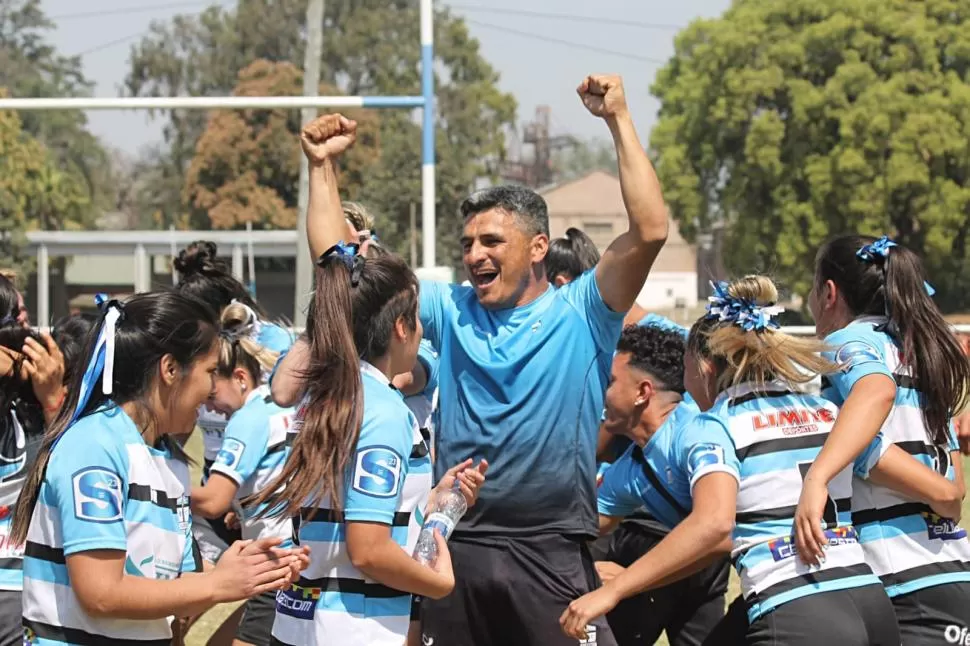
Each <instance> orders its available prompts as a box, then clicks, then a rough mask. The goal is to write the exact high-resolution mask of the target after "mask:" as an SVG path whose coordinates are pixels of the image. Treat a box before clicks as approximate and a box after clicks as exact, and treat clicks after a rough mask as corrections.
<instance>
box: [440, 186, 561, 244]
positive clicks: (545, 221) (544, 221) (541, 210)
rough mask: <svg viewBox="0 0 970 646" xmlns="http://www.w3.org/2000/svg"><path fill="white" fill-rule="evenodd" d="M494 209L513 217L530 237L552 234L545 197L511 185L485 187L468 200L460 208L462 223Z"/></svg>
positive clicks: (523, 187)
mask: <svg viewBox="0 0 970 646" xmlns="http://www.w3.org/2000/svg"><path fill="white" fill-rule="evenodd" d="M491 209H502V210H503V211H507V212H509V213H510V214H512V215H514V216H515V218H516V219H517V220H518V221H519V224H520V225H521V226H522V228H523V229H524V230H525V231H526V232H527V233H528V234H529V235H532V236H536V235H539V234H540V233H544V234H546V235H549V209H548V208H547V207H546V201H545V200H544V199H542V196H541V195H539V194H538V193H536V192H535V191H533V190H532V189H529V188H526V187H525V186H515V185H512V184H510V185H507V186H493V187H491V188H484V189H482V190H480V191H475V192H474V193H472V194H471V195H469V196H468V197H466V198H465V199H464V200H463V201H462V203H461V206H459V207H458V210H459V212H460V213H461V217H462V219H463V220H465V219H468V218H470V217H471V216H473V215H478V214H479V213H483V212H484V211H488V210H491Z"/></svg>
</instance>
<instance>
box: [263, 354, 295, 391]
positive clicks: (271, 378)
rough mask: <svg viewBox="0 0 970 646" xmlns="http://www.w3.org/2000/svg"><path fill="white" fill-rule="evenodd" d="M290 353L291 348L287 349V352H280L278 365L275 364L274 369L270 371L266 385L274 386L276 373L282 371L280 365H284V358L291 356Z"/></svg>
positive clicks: (277, 360)
mask: <svg viewBox="0 0 970 646" xmlns="http://www.w3.org/2000/svg"><path fill="white" fill-rule="evenodd" d="M289 352H290V349H289V348H286V349H285V350H282V351H281V352H280V356H279V357H278V358H277V359H276V363H275V364H273V369H272V370H270V371H269V377H267V379H266V383H268V384H269V385H271V386H272V385H273V377H275V376H276V371H277V370H279V369H280V364H281V363H283V359H284V357H286V355H287V354H289Z"/></svg>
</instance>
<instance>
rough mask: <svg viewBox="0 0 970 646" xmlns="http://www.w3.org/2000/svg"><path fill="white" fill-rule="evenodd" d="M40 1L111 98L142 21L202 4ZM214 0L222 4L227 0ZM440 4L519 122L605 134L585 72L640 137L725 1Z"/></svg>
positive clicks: (62, 40) (121, 142)
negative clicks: (682, 44) (680, 55)
mask: <svg viewBox="0 0 970 646" xmlns="http://www.w3.org/2000/svg"><path fill="white" fill-rule="evenodd" d="M436 3H442V0H436ZM41 4H42V6H43V8H44V10H45V12H46V13H47V15H48V16H50V17H51V18H52V19H53V21H54V22H55V23H57V30H56V31H55V32H54V33H53V34H51V40H52V43H53V44H54V46H55V47H57V49H58V50H59V51H60V52H61V53H63V54H65V55H75V54H82V60H83V63H84V72H85V74H86V75H87V77H88V78H89V79H90V80H92V81H93V82H95V83H96V84H97V85H96V90H95V95H97V96H118V95H119V93H120V88H121V86H122V83H123V81H124V78H125V75H126V73H127V70H128V56H129V54H130V50H131V47H132V46H133V45H134V44H135V43H137V42H138V40H139V36H141V35H142V34H144V33H146V32H147V30H148V28H149V26H150V25H151V23H152V21H168V20H170V19H171V18H172V17H173V16H175V15H176V14H178V13H195V12H198V11H201V10H202V9H204V8H205V6H206V4H208V3H207V2H205V0H202V1H196V2H193V1H192V0H86V1H85V2H83V3H80V2H78V1H77V0H42V3H41ZM220 4H223V5H224V6H232V5H233V4H234V0H223V2H221V3H220ZM443 4H445V5H448V6H449V7H451V8H452V9H453V10H454V11H455V12H456V13H457V14H459V15H461V16H463V17H465V18H466V20H467V21H468V23H469V28H470V30H471V33H472V35H473V36H474V37H475V38H477V39H478V40H479V42H480V44H481V52H482V55H483V56H484V57H485V59H486V60H488V61H489V62H490V63H491V65H492V66H493V67H494V68H495V69H496V70H498V72H499V73H500V76H501V78H500V82H499V85H500V87H501V89H502V90H504V91H506V92H509V93H511V94H513V95H514V96H515V97H516V100H517V102H518V106H519V109H518V115H517V116H518V120H519V122H520V123H522V122H525V121H528V120H530V119H532V118H533V116H534V115H535V109H536V106H539V105H548V106H550V107H551V113H552V132H553V134H570V135H574V136H577V137H580V138H584V139H586V138H590V137H605V136H606V135H607V134H608V133H607V131H606V127H605V125H604V124H603V123H602V122H601V121H600V120H598V119H596V118H594V117H592V116H591V115H590V114H589V113H587V112H586V111H585V109H584V108H583V106H582V104H581V103H580V102H579V99H578V97H577V96H576V92H575V88H576V86H577V85H578V84H579V82H580V81H581V80H582V78H583V77H584V76H585V75H586V74H589V73H617V74H620V75H621V76H622V77H623V79H624V85H625V88H626V93H627V101H628V103H629V105H630V109H631V111H632V114H633V117H634V120H635V122H636V125H637V128H638V130H639V131H640V135H641V137H642V138H643V139H644V143H646V138H647V136H648V134H649V131H650V128H651V127H652V125H653V122H654V119H655V117H656V112H657V109H658V107H659V106H658V103H657V101H655V100H654V99H653V98H652V97H651V96H650V91H649V88H650V84H651V83H652V82H653V78H654V75H655V73H656V71H657V70H658V69H659V67H660V66H661V65H662V64H663V63H664V61H666V60H667V59H668V58H669V57H670V55H671V54H672V53H673V39H674V36H675V35H676V33H677V28H678V27H682V26H685V25H687V24H688V23H689V22H690V21H691V20H692V19H694V18H698V17H715V16H718V15H720V14H721V13H722V12H723V11H724V10H725V9H726V8H727V7H728V5H729V4H730V0H680V1H679V2H667V1H665V0H595V1H593V2H590V1H589V0H519V1H518V2H514V1H513V0H454V1H452V0H448V1H445V2H443ZM136 9H137V11H135V10H136ZM102 12H103V13H102ZM527 13H538V14H545V15H541V16H539V15H525V14H527ZM550 14H553V15H559V16H573V17H575V16H580V17H590V18H591V19H590V20H577V19H566V18H557V17H553V16H552V15H550ZM324 38H326V34H324ZM554 41H564V42H554ZM415 47H418V43H415ZM88 118H89V125H90V129H91V131H92V132H93V133H94V134H95V135H97V136H99V137H100V138H101V139H102V140H103V141H104V142H105V143H106V144H107V145H108V146H111V147H113V148H117V149H120V150H122V151H124V152H127V153H130V154H136V153H137V152H138V151H139V150H140V149H141V148H143V147H146V146H150V145H152V144H154V143H157V142H159V141H161V138H162V136H161V124H162V121H161V119H158V118H156V120H155V121H150V120H149V119H148V117H147V113H145V112H139V111H127V112H121V111H94V112H90V113H89V115H88Z"/></svg>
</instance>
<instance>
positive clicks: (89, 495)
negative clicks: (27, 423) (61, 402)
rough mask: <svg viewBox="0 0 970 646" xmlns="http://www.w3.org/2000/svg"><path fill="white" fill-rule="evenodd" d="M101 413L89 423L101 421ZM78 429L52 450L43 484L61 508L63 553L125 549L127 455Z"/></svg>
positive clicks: (80, 428)
mask: <svg viewBox="0 0 970 646" xmlns="http://www.w3.org/2000/svg"><path fill="white" fill-rule="evenodd" d="M100 417H101V416H100V415H92V416H91V417H89V418H88V420H85V421H86V422H88V424H85V426H88V425H89V424H90V423H98V418H100ZM87 430H89V429H88V428H82V427H80V425H79V426H76V427H75V428H73V429H69V430H68V432H67V434H66V435H65V436H64V437H62V439H61V441H60V442H59V443H58V444H57V446H56V447H55V448H54V451H53V453H52V455H51V458H50V462H49V463H48V465H47V473H46V475H45V481H46V484H47V486H48V488H49V491H50V494H51V496H52V497H53V499H54V500H53V501H54V503H55V505H56V507H57V511H58V514H59V516H60V521H61V531H62V534H63V537H64V543H63V545H64V555H65V556H68V555H71V554H77V553H79V552H88V551H91V550H126V549H127V545H128V533H127V531H126V528H125V506H126V504H127V491H128V482H127V479H128V456H127V453H126V452H125V451H124V450H123V448H121V447H118V446H117V445H115V444H107V443H105V444H102V443H101V442H97V441H92V440H91V438H89V437H85V436H86V433H85V431H87Z"/></svg>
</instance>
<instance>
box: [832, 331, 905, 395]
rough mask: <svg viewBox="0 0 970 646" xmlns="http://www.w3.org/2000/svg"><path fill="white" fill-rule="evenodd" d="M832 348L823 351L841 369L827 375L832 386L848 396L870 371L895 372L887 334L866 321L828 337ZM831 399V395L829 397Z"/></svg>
mask: <svg viewBox="0 0 970 646" xmlns="http://www.w3.org/2000/svg"><path fill="white" fill-rule="evenodd" d="M825 343H826V345H828V346H829V348H830V349H828V350H826V351H825V352H823V353H822V356H824V357H825V358H826V359H828V360H829V361H831V362H833V363H834V364H836V366H838V369H837V370H836V371H835V372H833V373H830V374H828V375H826V377H827V379H826V382H827V385H828V387H830V388H832V389H834V390H835V391H836V392H837V394H838V397H839V398H841V399H843V400H844V399H845V398H846V397H848V396H849V392H851V391H852V387H853V386H854V385H855V384H856V382H857V381H859V380H860V379H862V378H863V377H868V376H869V375H886V376H888V377H890V378H892V376H893V373H892V371H891V370H890V369H889V367H888V366H887V364H886V337H885V336H884V335H882V334H881V333H879V332H876V331H875V330H873V329H871V328H869V327H868V326H864V325H849V326H848V327H845V328H842V329H841V330H838V331H836V332H833V333H832V334H830V335H829V336H827V337H826V338H825ZM829 398H830V399H831V396H830V397H829Z"/></svg>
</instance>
